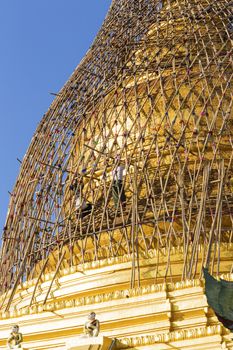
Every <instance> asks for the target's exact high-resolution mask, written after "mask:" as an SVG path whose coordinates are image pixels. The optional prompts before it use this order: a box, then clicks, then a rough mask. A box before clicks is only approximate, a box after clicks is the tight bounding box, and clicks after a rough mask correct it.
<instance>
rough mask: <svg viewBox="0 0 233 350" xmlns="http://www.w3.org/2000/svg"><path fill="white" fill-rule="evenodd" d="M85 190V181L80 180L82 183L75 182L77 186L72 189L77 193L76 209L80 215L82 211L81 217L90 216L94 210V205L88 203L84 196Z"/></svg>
mask: <svg viewBox="0 0 233 350" xmlns="http://www.w3.org/2000/svg"><path fill="white" fill-rule="evenodd" d="M83 189H84V183H83V179H82V178H81V179H80V182H79V184H78V182H77V181H76V182H75V186H74V187H73V188H72V190H74V191H75V194H76V199H75V209H76V212H77V215H78V213H79V212H80V211H81V217H84V216H86V215H88V214H90V212H91V210H92V204H91V203H89V202H87V201H86V199H85V198H84V196H83Z"/></svg>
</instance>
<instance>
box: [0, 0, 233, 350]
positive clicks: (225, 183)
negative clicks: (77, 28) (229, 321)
mask: <svg viewBox="0 0 233 350" xmlns="http://www.w3.org/2000/svg"><path fill="white" fill-rule="evenodd" d="M232 36H233V14H232V2H231V1H229V0H213V1H211V2H210V1H207V0H196V1H194V0H164V1H162V0H113V2H112V5H111V7H110V9H109V12H108V14H107V17H106V19H105V21H104V23H103V25H102V28H101V30H100V32H99V34H98V35H97V37H96V39H95V41H94V43H93V45H92V47H91V48H90V50H89V51H88V52H87V54H86V56H85V57H84V59H83V60H82V61H81V63H80V64H79V65H78V67H77V68H76V70H75V71H74V73H73V74H72V75H71V78H70V79H69V80H68V82H67V83H66V84H65V86H64V87H63V88H62V90H61V91H60V92H59V93H58V94H57V96H56V98H55V100H54V101H53V103H52V105H51V106H50V108H49V110H48V111H47V113H46V114H45V115H44V116H43V118H42V121H41V123H40V124H39V126H38V128H37V130H36V132H35V134H34V136H33V138H32V141H31V144H30V146H29V148H28V151H27V153H26V155H25V157H24V159H23V161H22V165H21V170H20V174H19V176H18V179H17V181H16V184H15V187H14V190H13V193H12V196H11V200H10V204H9V210H8V214H7V218H6V224H5V228H4V232H3V237H2V241H3V243H2V248H1V263H0V266H1V277H0V279H1V296H0V302H1V311H0V349H4V348H5V347H6V339H7V337H8V334H9V329H10V327H11V325H13V324H18V325H19V326H20V329H21V331H22V332H23V334H24V345H23V348H25V349H34V350H38V349H40V350H45V349H46V350H47V349H51V350H53V349H54V350H55V349H56V350H62V349H70V350H72V349H73V350H75V349H77V350H78V349H80V350H81V349H83V350H84V349H93V350H94V349H106V350H107V349H111V350H113V349H115V348H116V349H125V348H130V349H135V350H136V349H137V350H149V349H151V350H152V349H153V350H154V349H157V350H166V349H186V350H201V349H202V350H204V349H206V350H207V349H213V350H214V349H216V350H217V349H223V348H224V349H233V342H232V340H231V336H230V335H229V332H228V331H227V330H226V329H225V328H224V327H223V326H222V325H221V324H220V323H219V322H218V320H217V318H216V316H215V315H214V313H213V311H212V310H211V309H210V308H209V307H208V304H207V301H206V298H205V295H204V283H203V275H202V267H208V268H209V271H210V272H211V274H213V275H214V276H216V277H217V278H218V277H220V276H224V278H225V279H227V280H230V279H231V278H232V277H233V276H232V275H231V272H232V266H233V265H232V262H233V245H232V243H233V242H232V241H233V166H232V163H233V135H232V127H233V113H232V110H233V108H232V104H233V99H232V97H233V96H232V95H233V93H232V91H233V89H232V85H233V84H232V83H233V79H232V76H233V70H232V63H233V61H232V57H233V55H232V51H233V50H232V47H233V45H232V43H233V37H232ZM91 311H95V312H96V313H97V316H98V319H99V320H100V324H101V333H100V336H99V337H97V338H95V339H94V340H93V339H82V340H80V339H81V338H80V337H79V335H81V334H82V328H83V324H84V322H85V319H86V316H87V314H88V313H90V312H91Z"/></svg>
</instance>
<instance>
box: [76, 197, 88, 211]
mask: <svg viewBox="0 0 233 350" xmlns="http://www.w3.org/2000/svg"><path fill="white" fill-rule="evenodd" d="M86 207H87V203H86V201H85V199H82V198H80V197H78V198H77V199H76V202H75V208H76V209H77V210H78V209H80V208H81V209H86Z"/></svg>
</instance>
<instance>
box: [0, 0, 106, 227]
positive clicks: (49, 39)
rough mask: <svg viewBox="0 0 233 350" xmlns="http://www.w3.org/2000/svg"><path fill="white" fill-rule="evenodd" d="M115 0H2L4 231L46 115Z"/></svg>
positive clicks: (0, 183) (0, 218)
mask: <svg viewBox="0 0 233 350" xmlns="http://www.w3.org/2000/svg"><path fill="white" fill-rule="evenodd" d="M110 4H111V0H39V1H33V0H1V3H0V50H1V51H0V122H1V124H0V133H1V137H0V229H1V228H2V227H3V226H4V222H5V216H6V212H7V207H8V201H9V194H8V191H11V190H12V188H13V186H14V183H15V181H16V177H17V175H18V172H19V163H18V162H17V160H16V159H17V158H19V159H22V158H23V156H24V154H25V152H26V150H27V147H28V146H29V143H30V140H31V138H32V136H33V133H34V131H35V129H36V126H37V124H38V123H39V121H40V119H41V118H42V115H43V114H44V113H45V112H46V110H47V109H48V107H49V105H50V104H51V102H52V100H53V96H51V95H50V94H49V92H57V91H59V90H60V88H61V87H62V86H63V84H64V83H65V82H66V80H67V79H68V78H69V76H70V75H71V74H72V72H73V70H74V69H75V67H76V66H77V64H78V63H79V62H80V60H81V59H82V57H83V56H84V55H85V53H86V51H87V50H88V48H89V47H90V45H91V43H92V41H93V39H94V38H95V35H96V33H97V32H98V30H99V28H100V26H101V24H102V22H103V20H104V18H105V16H106V13H107V10H108V8H109V6H110Z"/></svg>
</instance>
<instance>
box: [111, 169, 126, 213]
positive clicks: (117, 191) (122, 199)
mask: <svg viewBox="0 0 233 350" xmlns="http://www.w3.org/2000/svg"><path fill="white" fill-rule="evenodd" d="M124 172H125V166H124V163H123V162H120V163H119V164H118V165H117V166H116V167H115V169H114V170H113V185H112V196H113V201H114V204H115V208H118V207H119V203H121V205H122V207H123V208H125V205H126V195H125V189H124V183H123V177H124Z"/></svg>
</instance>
